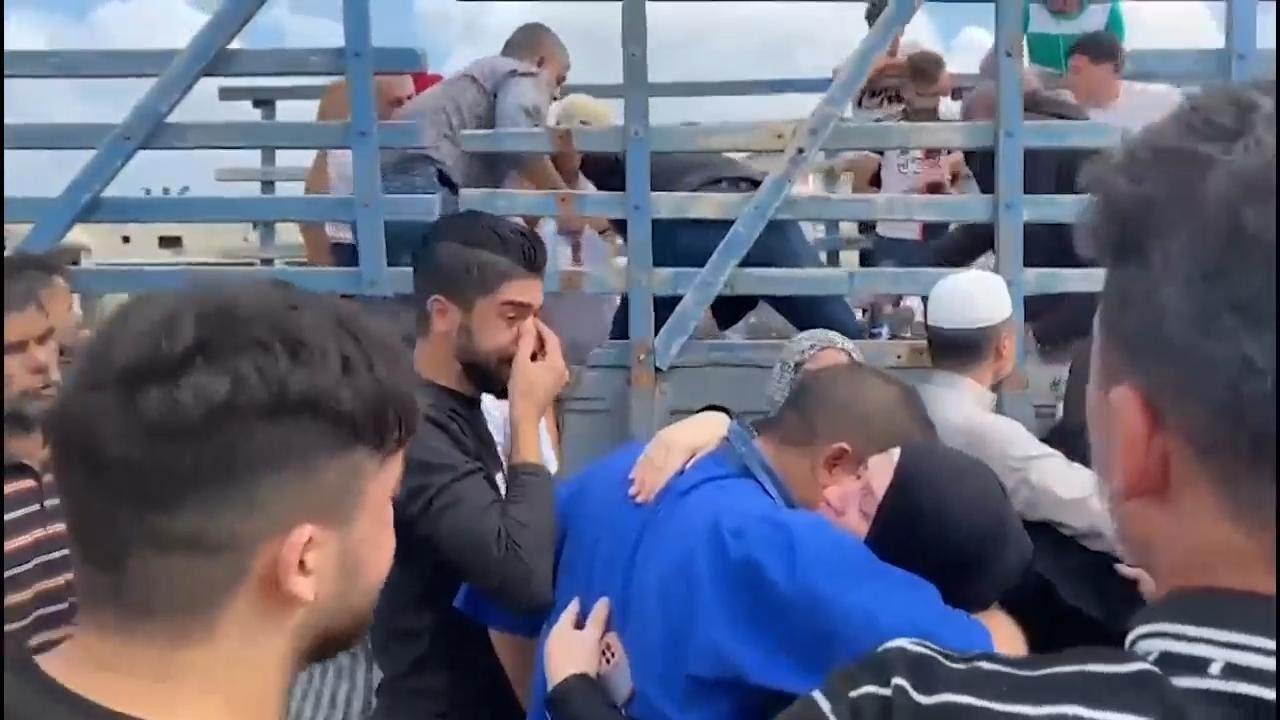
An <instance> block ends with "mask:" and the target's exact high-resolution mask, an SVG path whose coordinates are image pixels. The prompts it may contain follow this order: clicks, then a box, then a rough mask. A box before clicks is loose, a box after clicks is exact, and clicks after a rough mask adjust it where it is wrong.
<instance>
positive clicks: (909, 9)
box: [654, 0, 922, 369]
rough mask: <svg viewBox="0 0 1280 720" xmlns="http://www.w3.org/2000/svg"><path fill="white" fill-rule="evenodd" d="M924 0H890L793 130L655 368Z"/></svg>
mask: <svg viewBox="0 0 1280 720" xmlns="http://www.w3.org/2000/svg"><path fill="white" fill-rule="evenodd" d="M921 2H922V0H890V2H889V6H888V8H887V9H886V10H885V12H884V14H883V15H881V16H880V18H879V19H878V20H877V21H876V23H875V25H873V26H872V27H871V31H870V32H869V33H867V36H866V37H865V38H863V39H862V42H861V43H859V44H858V48H857V49H856V50H854V52H853V54H851V55H850V56H849V58H848V59H847V60H845V62H844V63H843V64H842V65H841V67H840V68H839V69H838V70H837V71H836V75H835V79H834V80H833V81H832V83H831V87H830V88H828V90H827V92H826V94H825V95H823V96H822V99H821V100H819V101H818V105H817V107H815V108H814V110H813V113H812V114H811V115H810V116H809V118H808V120H806V121H805V122H804V124H803V125H802V126H801V127H800V128H798V129H797V130H796V134H795V136H794V137H793V138H792V141H791V143H790V144H789V145H788V147H787V150H786V161H785V164H784V165H783V166H782V167H781V168H780V169H777V170H774V171H772V172H770V173H769V175H768V176H767V177H766V178H765V179H764V182H763V183H762V184H761V185H760V189H759V190H757V191H756V193H755V196H754V197H752V199H751V202H750V203H748V205H747V207H746V208H745V209H744V210H743V213H742V215H741V216H740V217H739V218H738V219H737V220H735V221H734V223H733V226H732V227H731V228H730V229H729V232H728V233H726V234H725V238H724V240H723V241H722V242H721V243H720V245H719V246H718V247H717V248H716V250H715V252H714V253H712V254H711V257H710V258H709V259H708V260H707V264H706V266H705V267H703V269H702V275H701V278H702V281H701V282H700V283H699V284H698V285H697V286H695V287H694V289H693V292H691V293H689V294H688V295H686V296H684V297H683V298H681V300H680V304H679V305H677V306H676V309H675V311H673V312H672V314H671V317H670V319H669V320H668V321H667V323H666V324H665V325H663V327H662V330H661V331H660V332H659V333H658V339H657V341H656V344H655V345H654V351H655V353H656V355H657V365H658V368H659V369H666V368H667V367H669V366H670V365H671V361H672V360H674V359H675V356H676V355H677V354H678V353H679V352H680V346H681V345H683V344H684V343H685V341H686V340H688V339H689V336H690V335H692V334H693V330H694V328H695V327H697V324H698V322H699V320H701V318H702V314H703V313H704V312H705V311H706V309H707V308H708V307H709V306H710V305H711V302H712V301H713V300H714V299H715V297H716V293H718V292H719V291H720V288H721V287H722V286H723V285H724V281H725V279H726V278H727V277H728V275H729V271H730V270H732V269H733V268H734V267H736V266H737V265H738V263H739V262H741V260H742V258H743V257H744V256H745V255H746V254H747V251H748V250H750V249H751V245H752V244H753V243H754V242H755V240H756V238H757V237H758V236H759V235H760V231H761V230H763V229H764V226H765V224H766V223H767V222H768V221H769V218H770V216H772V215H773V212H774V210H776V209H777V208H778V206H779V205H780V204H782V201H783V200H784V199H785V198H786V196H787V194H788V192H789V191H790V189H791V186H792V184H793V183H794V182H795V179H796V176H797V175H799V174H800V171H801V170H802V169H803V168H804V167H806V166H807V165H808V164H809V163H810V162H811V160H812V159H813V157H814V155H815V154H816V153H817V152H819V149H820V148H821V147H822V144H823V143H824V142H826V140H827V136H828V135H829V134H830V133H831V129H832V128H833V127H834V126H835V124H836V121H837V120H839V118H840V116H841V115H842V114H843V112H844V108H846V107H848V105H849V101H850V100H851V99H852V98H853V94H854V93H855V92H857V89H858V88H859V87H860V86H861V85H862V84H863V83H865V82H866V80H867V77H868V76H869V75H870V72H871V66H872V63H873V62H875V59H876V58H878V57H880V56H881V55H882V54H883V53H884V52H885V50H886V49H888V47H889V43H890V42H892V41H893V39H894V37H895V36H896V35H897V33H898V31H899V30H900V29H901V28H903V27H906V24H907V22H908V21H910V20H911V16H912V15H914V14H915V11H916V8H917V7H919V5H920V3H921Z"/></svg>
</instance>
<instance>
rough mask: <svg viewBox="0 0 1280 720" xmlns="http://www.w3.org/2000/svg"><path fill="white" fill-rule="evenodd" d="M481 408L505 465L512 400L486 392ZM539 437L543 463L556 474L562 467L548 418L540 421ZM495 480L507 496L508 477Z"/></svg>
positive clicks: (508, 455)
mask: <svg viewBox="0 0 1280 720" xmlns="http://www.w3.org/2000/svg"><path fill="white" fill-rule="evenodd" d="M480 410H481V411H482V412H483V413H484V421H485V424H486V425H488V426H489V434H490V435H492V436H493V443H494V444H495V445H497V446H498V455H499V456H500V457H501V458H502V464H503V466H504V467H505V466H506V464H507V458H508V457H510V455H511V402H510V401H508V400H499V399H498V398H496V397H494V396H492V395H489V394H487V393H486V394H484V395H481V396H480ZM538 438H539V440H540V445H541V446H542V464H543V466H545V467H546V468H547V472H549V473H551V474H552V475H555V474H556V471H557V470H559V469H560V462H559V461H558V460H557V459H556V447H555V444H554V443H552V442H551V431H550V430H549V429H548V428H547V419H546V418H542V421H541V422H539V423H538ZM494 480H496V481H497V485H498V492H500V493H502V494H503V495H504V496H505V495H506V494H507V479H506V477H505V476H502V475H499V476H498V477H496V478H494Z"/></svg>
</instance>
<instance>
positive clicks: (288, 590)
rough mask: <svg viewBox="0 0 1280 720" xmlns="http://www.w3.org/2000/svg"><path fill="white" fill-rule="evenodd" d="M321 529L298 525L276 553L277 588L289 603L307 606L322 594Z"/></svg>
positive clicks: (313, 526)
mask: <svg viewBox="0 0 1280 720" xmlns="http://www.w3.org/2000/svg"><path fill="white" fill-rule="evenodd" d="M322 544H323V542H322V540H321V535H320V529H319V528H317V527H316V526H315V525H310V524H307V525H299V526H297V527H295V528H293V529H292V530H290V531H289V534H288V535H285V537H284V541H283V542H282V543H281V544H280V547H279V550H278V551H277V554H276V562H275V572H276V585H277V586H278V587H279V588H280V591H281V592H282V593H283V594H284V596H285V597H286V598H287V601H288V602H291V603H296V604H298V605H306V604H309V603H312V602H315V600H316V597H317V596H318V595H319V594H320V586H319V580H318V578H319V575H320V565H321V561H322V558H321V554H322V552H321V545H322Z"/></svg>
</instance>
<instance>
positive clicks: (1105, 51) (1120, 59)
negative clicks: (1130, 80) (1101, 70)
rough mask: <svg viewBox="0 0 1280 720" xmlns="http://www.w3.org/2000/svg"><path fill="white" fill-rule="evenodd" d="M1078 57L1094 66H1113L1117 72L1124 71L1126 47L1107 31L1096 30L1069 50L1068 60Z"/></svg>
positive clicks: (1086, 34)
mask: <svg viewBox="0 0 1280 720" xmlns="http://www.w3.org/2000/svg"><path fill="white" fill-rule="evenodd" d="M1076 55H1080V56H1081V57H1083V58H1085V59H1086V60H1088V61H1089V62H1090V63H1093V64H1094V65H1112V66H1114V67H1115V69H1116V72H1121V71H1122V70H1124V46H1123V45H1121V44H1120V38H1118V37H1116V36H1115V34H1114V33H1111V32H1108V31H1106V30H1094V31H1093V32H1087V33H1085V34H1083V35H1081V36H1080V37H1078V38H1076V41H1075V42H1073V43H1071V47H1070V48H1069V49H1068V50H1067V58H1068V59H1069V58H1073V57H1075V56H1076Z"/></svg>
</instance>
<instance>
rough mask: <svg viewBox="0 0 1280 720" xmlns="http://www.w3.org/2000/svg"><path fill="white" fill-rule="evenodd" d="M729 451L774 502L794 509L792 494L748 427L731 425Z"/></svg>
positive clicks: (737, 424) (738, 424)
mask: <svg viewBox="0 0 1280 720" xmlns="http://www.w3.org/2000/svg"><path fill="white" fill-rule="evenodd" d="M725 439H726V441H727V443H728V446H729V447H728V448H727V449H728V450H729V452H731V453H732V454H733V456H734V458H735V459H736V460H737V461H738V462H740V463H742V466H743V467H744V468H745V469H746V471H747V472H748V473H750V474H751V477H752V478H753V479H754V480H755V481H756V483H757V484H758V485H760V487H761V488H763V489H764V491H765V493H767V494H768V495H769V497H771V498H773V500H774V502H776V503H778V504H779V505H781V506H782V507H785V508H794V507H795V503H793V502H792V500H791V494H790V493H789V492H787V488H786V486H785V485H783V484H782V481H781V480H780V479H779V478H778V474H777V473H776V472H774V470H773V467H772V466H771V465H769V461H768V460H766V459H765V457H764V455H763V454H761V452H760V448H758V447H756V443H755V436H754V435H753V434H752V433H751V431H750V430H748V429H747V428H746V427H744V426H743V425H741V424H740V423H737V422H733V423H730V424H729V432H728V434H727V436H726V438H725Z"/></svg>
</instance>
